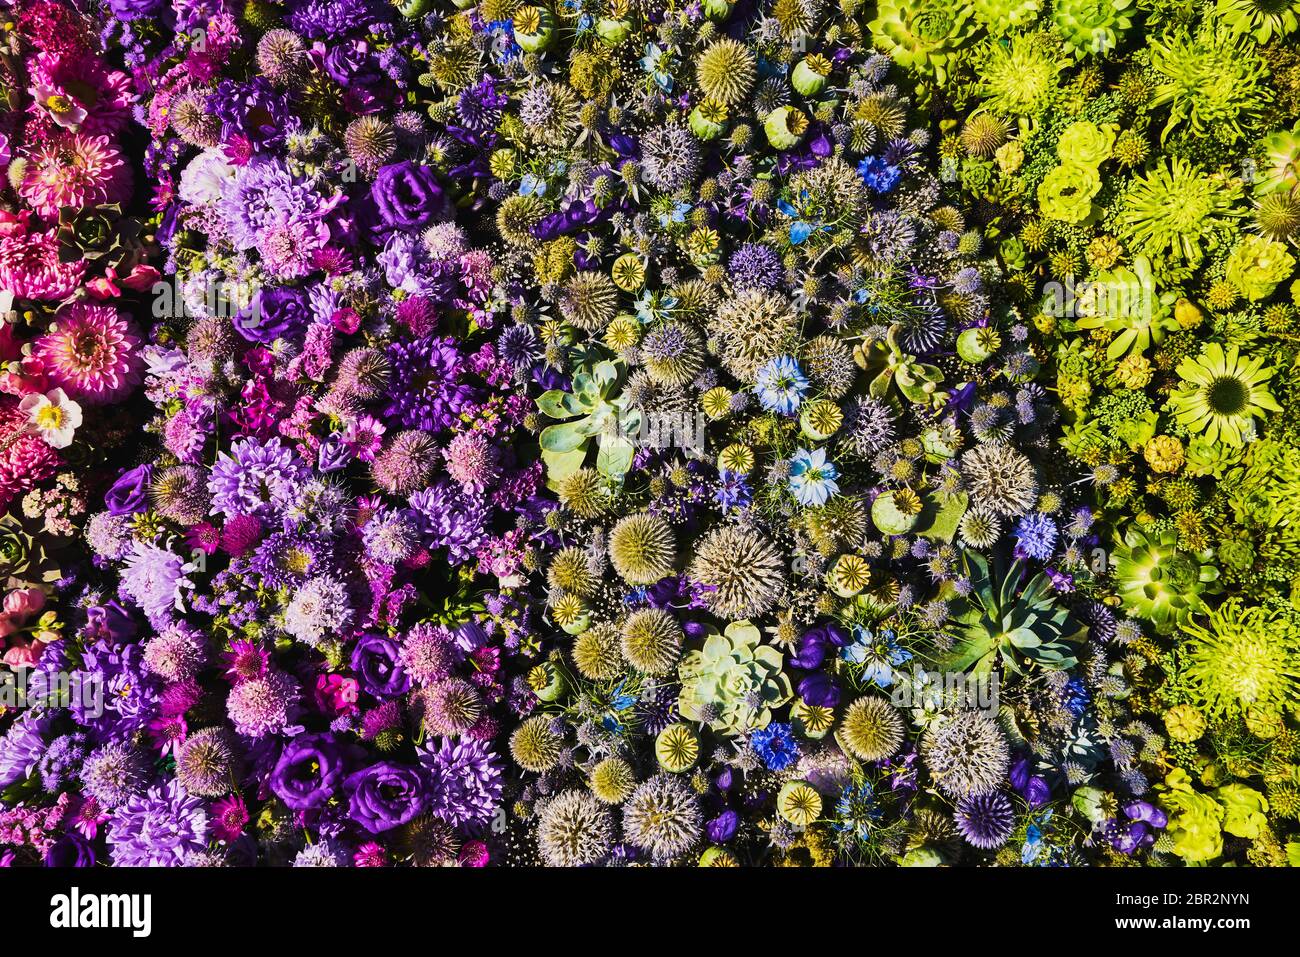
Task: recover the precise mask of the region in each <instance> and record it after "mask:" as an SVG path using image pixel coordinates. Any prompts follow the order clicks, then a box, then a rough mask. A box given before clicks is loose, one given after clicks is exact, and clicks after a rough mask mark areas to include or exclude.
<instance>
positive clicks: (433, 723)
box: [420, 678, 483, 736]
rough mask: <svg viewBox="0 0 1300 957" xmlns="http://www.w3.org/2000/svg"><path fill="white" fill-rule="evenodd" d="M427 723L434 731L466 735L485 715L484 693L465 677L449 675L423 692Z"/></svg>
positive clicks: (422, 701) (425, 721) (425, 723)
mask: <svg viewBox="0 0 1300 957" xmlns="http://www.w3.org/2000/svg"><path fill="white" fill-rule="evenodd" d="M420 705H421V707H422V709H423V717H424V726H425V727H426V728H428V729H429V731H431V732H432V733H433V734H443V735H448V736H454V735H458V734H465V733H466V732H468V731H469V730H470V729H472V728H473V727H474V726H475V725H476V724H478V722H479V718H481V717H482V716H483V696H482V694H481V693H480V692H479V690H478V689H477V688H475V687H474V686H473V685H472V684H470V683H469V682H468V681H466V680H465V679H463V678H445V679H443V680H442V681H439V682H436V683H434V684H432V685H430V686H428V687H427V688H424V689H423V691H422V692H421V694H420Z"/></svg>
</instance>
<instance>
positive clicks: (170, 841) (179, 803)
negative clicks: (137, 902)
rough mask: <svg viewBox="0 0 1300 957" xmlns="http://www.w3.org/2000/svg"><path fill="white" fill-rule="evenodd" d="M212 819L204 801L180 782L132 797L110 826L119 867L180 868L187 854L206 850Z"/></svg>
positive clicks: (115, 813) (114, 857)
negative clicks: (185, 788)
mask: <svg viewBox="0 0 1300 957" xmlns="http://www.w3.org/2000/svg"><path fill="white" fill-rule="evenodd" d="M208 832H209V818H208V812H207V807H206V804H205V802H204V801H203V799H202V798H199V797H195V796H193V795H189V794H186V793H185V790H184V789H183V788H182V787H181V785H180V783H179V782H177V781H174V780H173V781H170V782H168V783H167V784H166V785H165V786H160V787H154V788H150V790H149V791H148V792H147V793H146V794H143V795H136V796H134V797H130V798H128V799H127V800H126V802H125V803H124V804H123V805H122V806H121V807H119V808H118V809H117V810H116V811H114V812H113V814H112V816H111V818H110V819H109V824H108V844H109V852H110V854H111V856H112V859H113V864H114V866H116V867H177V866H179V865H181V864H182V863H184V860H185V857H186V855H187V854H189V853H192V852H201V851H204V850H206V848H207V844H208Z"/></svg>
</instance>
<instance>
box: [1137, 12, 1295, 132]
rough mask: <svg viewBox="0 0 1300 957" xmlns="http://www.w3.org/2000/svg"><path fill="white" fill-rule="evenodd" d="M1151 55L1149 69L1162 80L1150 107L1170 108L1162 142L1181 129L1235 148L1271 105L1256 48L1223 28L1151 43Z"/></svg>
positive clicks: (1203, 29)
mask: <svg viewBox="0 0 1300 957" xmlns="http://www.w3.org/2000/svg"><path fill="white" fill-rule="evenodd" d="M1150 49H1151V68H1152V69H1153V70H1155V71H1156V73H1158V74H1159V75H1160V76H1161V78H1162V79H1161V81H1160V83H1159V84H1158V85H1157V86H1156V91H1155V97H1154V98H1153V99H1152V101H1151V102H1152V105H1153V106H1168V107H1169V122H1168V123H1167V124H1166V125H1165V129H1164V132H1163V133H1162V138H1163V137H1164V136H1168V135H1169V133H1170V132H1171V131H1173V130H1174V129H1175V128H1176V127H1178V126H1179V125H1181V124H1183V123H1186V124H1187V126H1188V129H1189V130H1190V131H1191V132H1192V133H1193V134H1194V135H1195V136H1197V137H1211V138H1213V139H1218V140H1225V139H1226V140H1227V141H1228V142H1233V143H1235V142H1237V141H1238V140H1240V139H1242V138H1243V137H1244V136H1245V129H1244V128H1245V127H1249V126H1252V125H1253V124H1254V123H1255V122H1256V121H1257V120H1258V119H1259V116H1260V114H1261V113H1262V111H1263V109H1264V107H1265V106H1266V105H1267V104H1268V101H1269V100H1270V99H1271V96H1272V94H1270V93H1269V90H1268V87H1267V86H1265V85H1264V80H1265V78H1266V77H1267V75H1268V67H1267V66H1266V65H1265V62H1264V58H1263V57H1262V56H1261V55H1260V53H1259V48H1258V46H1256V44H1255V43H1254V42H1253V41H1251V40H1248V39H1246V38H1243V37H1239V36H1235V35H1233V34H1232V32H1231V31H1229V30H1227V29H1226V28H1222V27H1220V28H1219V29H1217V30H1216V29H1214V28H1212V27H1210V26H1208V25H1207V26H1206V27H1204V28H1202V29H1201V30H1200V31H1198V32H1197V33H1196V35H1194V36H1193V35H1192V34H1191V33H1189V32H1187V31H1180V32H1178V33H1175V34H1172V35H1171V36H1169V37H1168V38H1164V39H1159V40H1152V41H1151V44H1150Z"/></svg>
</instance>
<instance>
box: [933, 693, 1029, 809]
mask: <svg viewBox="0 0 1300 957" xmlns="http://www.w3.org/2000/svg"><path fill="white" fill-rule="evenodd" d="M921 757H922V758H923V759H924V760H925V763H926V766H927V767H929V769H930V775H931V776H932V777H933V778H934V781H935V784H936V785H937V786H938V788H939V790H940V791H942V792H943V793H944V794H946V795H948V796H949V797H952V798H961V797H966V796H968V795H972V794H987V793H988V792H990V791H992V790H994V789H995V788H997V786H998V785H999V784H1000V783H1002V780H1003V779H1004V778H1005V777H1006V774H1007V768H1008V767H1009V765H1010V760H1011V759H1010V755H1009V752H1008V750H1007V739H1006V736H1005V735H1004V734H1003V733H1002V730H1001V729H1000V728H999V727H998V725H997V722H995V721H994V720H993V719H992V718H990V717H989V716H988V715H986V714H983V713H981V712H978V711H957V712H953V713H952V714H950V715H947V716H945V717H943V718H941V719H940V720H938V721H935V722H934V723H933V724H931V725H930V726H929V727H928V728H927V729H926V732H925V734H924V736H923V737H922V738H921Z"/></svg>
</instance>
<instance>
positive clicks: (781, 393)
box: [754, 356, 810, 415]
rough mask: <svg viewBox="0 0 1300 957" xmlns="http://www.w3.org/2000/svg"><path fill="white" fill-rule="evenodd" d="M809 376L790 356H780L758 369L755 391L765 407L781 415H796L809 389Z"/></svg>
mask: <svg viewBox="0 0 1300 957" xmlns="http://www.w3.org/2000/svg"><path fill="white" fill-rule="evenodd" d="M809 385H810V383H809V382H808V377H807V376H805V375H804V374H803V370H802V369H800V368H799V363H798V362H797V361H796V360H794V359H792V358H790V357H789V356H778V357H777V358H775V359H772V360H771V361H769V362H767V363H766V364H765V365H764V366H763V367H762V368H761V369H759V370H758V375H757V376H756V377H755V379H754V392H755V394H756V395H757V396H758V401H759V402H760V403H762V406H763V408H765V409H767V410H768V411H769V412H778V413H780V414H781V415H794V414H795V412H797V411H798V409H799V403H800V402H802V401H803V397H804V394H805V393H807V391H808V386H809Z"/></svg>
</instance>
